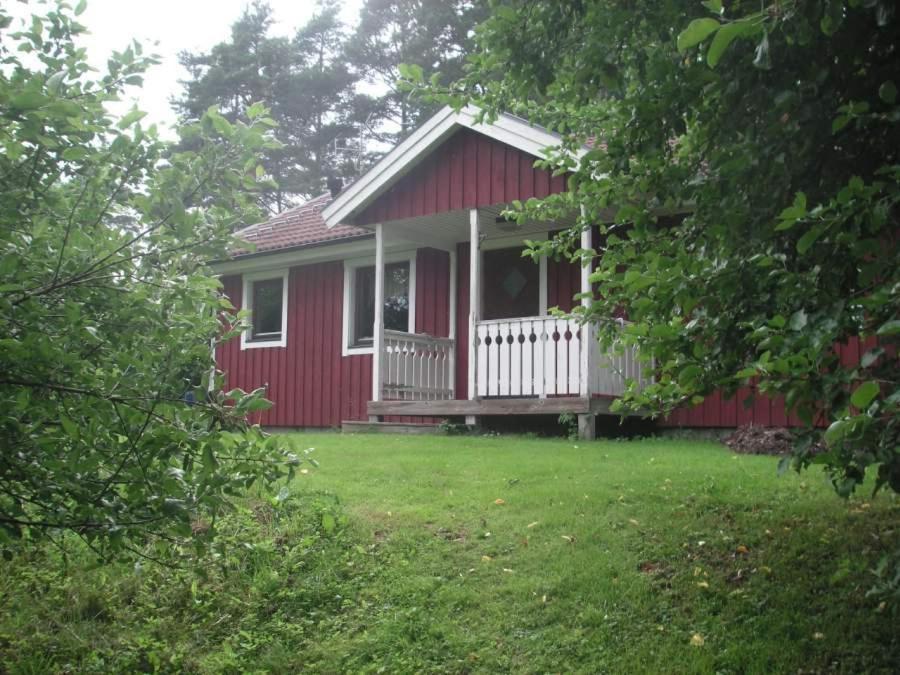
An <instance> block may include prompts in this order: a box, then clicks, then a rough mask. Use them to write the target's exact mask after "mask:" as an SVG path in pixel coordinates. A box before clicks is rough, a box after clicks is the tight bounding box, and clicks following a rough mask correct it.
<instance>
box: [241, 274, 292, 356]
mask: <svg viewBox="0 0 900 675" xmlns="http://www.w3.org/2000/svg"><path fill="white" fill-rule="evenodd" d="M279 277H280V278H281V337H280V338H279V339H278V340H251V339H250V333H251V331H252V330H253V283H254V282H255V281H266V280H268V279H278V278H279ZM290 279H291V275H290V270H288V269H282V270H277V271H268V272H257V273H256V274H245V275H244V276H243V278H242V279H241V308H242V309H245V310H247V311H248V312H250V325H249V326H247V328H245V329H244V330H242V331H241V350H244V349H262V348H266V347H286V346H287V328H288V286H289V285H290Z"/></svg>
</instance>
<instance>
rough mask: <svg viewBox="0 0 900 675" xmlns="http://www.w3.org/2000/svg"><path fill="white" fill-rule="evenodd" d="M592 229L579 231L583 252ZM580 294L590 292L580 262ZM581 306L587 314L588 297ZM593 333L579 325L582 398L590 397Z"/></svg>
mask: <svg viewBox="0 0 900 675" xmlns="http://www.w3.org/2000/svg"><path fill="white" fill-rule="evenodd" d="M581 215H582V217H584V216H585V208H584V207H583V206H582V207H581ZM592 231H593V228H591V227H588V228H586V229H584V230H582V231H581V248H582V249H583V250H588V249H593V246H594V242H593V238H592V237H591V232H592ZM580 290H581V293H582V294H585V293H587V294H589V293H590V292H591V263H590V262H588V263H587V264H585V263H584V261H582V263H581V289H580ZM581 306H582V308H584V311H585V312H587V311H588V309H590V306H591V299H590V297H584V296H582V298H581ZM593 337H594V336H593V331H592V330H591V325H590V324H589V323H584V324H582V325H581V369H580V374H581V381H580V383H579V391H580V392H581V395H582V396H590V395H591V378H590V375H591V367H592V366H593V365H595V364H593V362H592V360H591V354H592V353H593V352H594V349H593V347H594V340H593Z"/></svg>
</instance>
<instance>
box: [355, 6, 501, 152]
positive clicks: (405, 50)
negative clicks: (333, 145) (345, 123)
mask: <svg viewBox="0 0 900 675" xmlns="http://www.w3.org/2000/svg"><path fill="white" fill-rule="evenodd" d="M486 15H487V11H486V8H485V7H484V3H483V2H481V1H479V0H476V1H475V2H472V1H471V0H368V1H367V2H366V4H365V5H364V6H363V9H362V11H361V12H360V22H359V26H358V27H357V29H356V34H355V36H354V39H353V40H352V41H351V42H350V43H348V46H347V58H348V60H349V61H350V62H351V64H352V66H353V68H354V69H355V70H356V72H358V73H359V74H360V77H361V79H364V80H365V81H366V82H367V83H369V84H370V85H374V86H375V87H376V88H378V89H383V90H384V93H383V94H380V95H379V94H376V95H368V96H365V95H363V96H358V97H357V99H356V101H355V106H356V110H355V114H356V116H357V118H358V119H359V120H360V121H364V122H366V127H367V129H368V131H369V132H370V135H371V137H372V138H374V139H375V140H377V141H380V142H388V143H395V142H396V141H397V140H399V138H402V137H403V136H405V135H406V134H407V133H408V132H409V131H411V130H412V129H414V128H415V127H416V126H417V125H418V124H419V123H421V122H422V121H423V120H424V119H426V118H427V117H428V116H429V115H431V114H432V113H433V112H434V111H435V110H436V108H437V106H436V105H435V104H433V103H429V102H426V101H424V100H421V99H416V98H411V97H410V96H409V94H408V93H407V92H405V91H403V90H401V89H400V88H399V87H398V86H397V79H398V78H399V75H400V73H399V66H400V64H412V65H417V66H419V67H421V68H422V70H423V73H424V75H425V77H430V76H431V75H433V74H434V73H440V75H441V79H442V81H443V82H452V81H454V80H456V79H457V78H458V77H460V76H461V75H462V66H463V63H464V59H465V54H466V52H467V51H468V50H469V49H470V47H471V38H472V33H473V29H474V27H475V25H476V24H477V23H478V22H480V21H481V20H483V19H484V18H485V17H486Z"/></svg>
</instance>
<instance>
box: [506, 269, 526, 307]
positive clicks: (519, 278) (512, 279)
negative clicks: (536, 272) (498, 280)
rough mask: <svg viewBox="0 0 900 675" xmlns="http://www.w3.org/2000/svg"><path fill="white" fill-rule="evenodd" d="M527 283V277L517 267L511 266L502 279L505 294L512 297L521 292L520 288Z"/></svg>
mask: <svg viewBox="0 0 900 675" xmlns="http://www.w3.org/2000/svg"><path fill="white" fill-rule="evenodd" d="M527 283H528V279H526V278H525V275H524V274H522V273H521V272H520V271H519V270H518V269H515V268H513V269H512V270H510V272H509V274H507V275H506V277H505V278H504V279H503V284H502V286H503V290H504V291H506V294H507V295H508V296H509V297H510V298H513V299H514V298H516V297H517V296H518V295H519V293H521V292H522V289H523V288H525V285H526V284H527Z"/></svg>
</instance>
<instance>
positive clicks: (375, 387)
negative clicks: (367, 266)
mask: <svg viewBox="0 0 900 675" xmlns="http://www.w3.org/2000/svg"><path fill="white" fill-rule="evenodd" d="M372 347H373V354H372V400H373V401H380V400H382V382H381V379H382V378H381V365H382V361H383V358H382V357H383V356H384V226H383V225H381V223H379V224H377V225H375V324H374V326H373V328H372ZM370 421H372V420H370ZM375 421H377V420H375Z"/></svg>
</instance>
